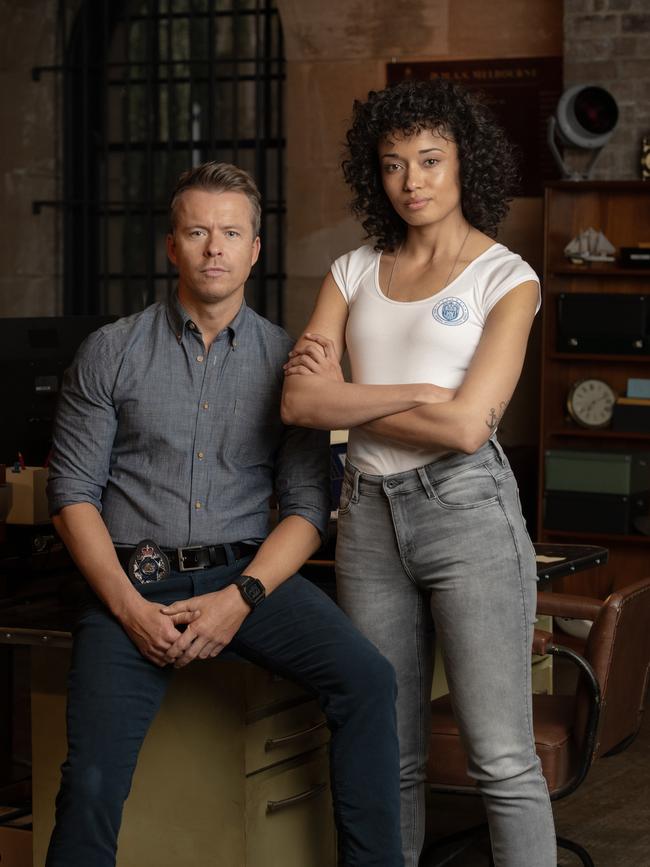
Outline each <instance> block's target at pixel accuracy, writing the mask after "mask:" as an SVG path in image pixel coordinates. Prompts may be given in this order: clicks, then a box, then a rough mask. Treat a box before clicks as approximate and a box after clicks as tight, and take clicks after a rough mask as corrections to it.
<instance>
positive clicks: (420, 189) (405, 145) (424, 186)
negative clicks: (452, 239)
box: [378, 130, 461, 226]
mask: <svg viewBox="0 0 650 867" xmlns="http://www.w3.org/2000/svg"><path fill="white" fill-rule="evenodd" d="M378 155H379V165H380V171H381V177H382V183H383V185H384V190H385V191H386V195H387V196H388V198H389V199H390V202H391V204H392V206H393V207H394V208H395V210H396V211H397V213H398V214H399V216H400V217H401V218H402V219H403V220H404V221H405V222H406V223H408V224H409V225H410V226H427V225H430V224H432V223H439V222H441V221H443V220H445V219H446V218H448V217H449V216H450V215H451V216H457V215H459V214H460V213H461V203H460V199H461V189H460V167H459V163H458V151H457V148H456V143H455V142H454V141H452V140H451V137H449V138H444V137H443V136H442V135H440V134H439V133H438V132H432V131H431V130H423V131H422V132H420V133H417V134H414V135H409V136H405V135H404V133H402V132H399V131H395V132H393V133H390V134H389V135H387V136H386V137H385V138H383V139H382V140H381V141H380V142H379V146H378Z"/></svg>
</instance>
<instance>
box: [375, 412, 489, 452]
mask: <svg viewBox="0 0 650 867" xmlns="http://www.w3.org/2000/svg"><path fill="white" fill-rule="evenodd" d="M504 409H505V405H504V406H502V407H501V412H500V413H499V416H500V415H501V414H502V413H503V410H504ZM494 419H495V417H494V416H493V414H492V413H491V412H490V411H489V410H487V409H485V410H480V409H478V408H477V406H472V405H471V404H470V403H469V402H467V401H463V400H462V399H455V400H451V401H448V402H447V403H439V404H436V405H434V406H422V407H417V408H416V409H412V410H408V411H407V412H401V413H395V414H393V415H389V416H385V417H384V418H381V419H377V420H375V421H371V422H369V423H368V424H365V425H363V428H364V429H365V430H368V431H370V432H371V433H374V434H378V435H379V436H381V437H384V438H386V439H389V440H393V441H395V442H398V443H402V444H404V445H410V446H418V447H419V448H430V449H437V448H443V449H451V450H453V451H460V452H465V453H466V454H472V453H473V452H475V451H476V450H477V449H479V448H480V447H481V446H482V445H483V443H485V442H486V441H487V440H488V439H489V437H490V436H491V435H492V433H493V431H494V430H495V428H496V424H495V423H494ZM496 420H497V421H498V418H497V419H496Z"/></svg>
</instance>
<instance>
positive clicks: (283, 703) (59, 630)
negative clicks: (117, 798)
mask: <svg viewBox="0 0 650 867" xmlns="http://www.w3.org/2000/svg"><path fill="white" fill-rule="evenodd" d="M536 551H537V553H538V556H539V557H542V558H552V561H551V562H546V561H545V560H544V561H540V562H538V572H539V574H540V580H542V581H543V582H544V583H545V584H548V583H549V582H551V581H552V580H553V579H554V578H557V577H562V576H564V575H567V574H571V573H572V572H574V571H577V570H578V569H586V568H589V567H591V566H594V565H597V564H598V563H600V562H605V560H606V559H607V551H606V550H605V549H603V548H597V547H594V546H571V545H537V546H536ZM322 562H323V561H321V563H322ZM329 571H330V572H331V568H330V569H329ZM48 580H50V579H48ZM51 583H52V586H51V587H50V592H49V594H46V596H45V597H44V600H43V602H42V604H41V605H38V604H35V603H34V601H33V600H30V598H29V596H24V597H23V598H21V599H16V600H14V604H13V605H9V604H7V603H6V602H5V603H4V604H3V603H0V644H2V643H4V644H6V645H16V644H25V645H29V646H31V649H32V650H31V655H32V683H31V697H32V747H33V816H34V867H42V865H43V862H44V857H45V851H46V847H47V842H48V839H49V834H50V830H51V827H52V823H53V813H54V797H55V794H56V791H57V788H58V780H59V766H60V764H61V762H62V761H63V759H64V756H65V718H64V711H65V677H66V672H67V668H68V660H69V648H70V645H71V637H70V632H69V627H70V610H69V609H68V608H66V606H65V605H62V604H61V601H60V600H59V599H58V597H57V595H56V592H55V587H54V582H53V581H52V582H51ZM71 593H72V591H70V592H69V593H68V595H71ZM188 707H191V708H192V713H191V714H189V715H188V713H187V708H188ZM322 722H323V721H322V717H321V715H320V712H319V710H318V708H317V707H316V706H315V704H314V702H313V701H312V700H311V699H309V697H307V696H305V695H303V694H302V693H301V691H300V690H299V689H298V688H297V687H295V686H294V685H293V684H291V683H289V682H287V681H282V680H279V679H277V678H275V677H273V676H272V675H270V674H268V673H267V672H265V671H263V670H262V669H259V668H257V667H256V666H253V665H250V664H248V663H243V662H236V661H230V662H229V661H226V660H211V661H206V662H203V663H201V664H200V665H194V666H189V667H188V668H187V669H184V670H183V671H182V672H179V673H178V676H177V677H175V679H174V682H173V683H172V686H171V688H170V690H169V693H168V695H167V697H166V699H165V702H164V704H163V707H162V709H161V711H160V713H159V715H158V717H157V718H156V720H155V722H154V724H153V726H152V728H151V731H150V732H149V735H148V736H147V739H146V741H145V744H144V746H143V749H142V752H141V756H140V761H139V763H138V767H137V770H136V774H135V778H134V784H133V790H132V793H131V796H130V798H129V800H128V801H127V805H126V808H125V814H124V824H123V828H122V833H121V836H120V857H119V860H118V867H143V865H149V864H156V867H205V865H206V864H208V863H209V864H213V865H215V867H219V865H221V867H276V865H277V867H333V865H334V864H335V862H336V856H335V840H334V829H333V822H332V816H331V809H330V806H329V805H330V794H329V771H328V760H327V745H326V740H327V731H326V729H325V728H324V727H323V726H322ZM269 744H271V745H270V746H269ZM177 792H180V793H181V796H180V797H179V796H178V794H177ZM269 804H272V805H273V806H272V807H271V808H269Z"/></svg>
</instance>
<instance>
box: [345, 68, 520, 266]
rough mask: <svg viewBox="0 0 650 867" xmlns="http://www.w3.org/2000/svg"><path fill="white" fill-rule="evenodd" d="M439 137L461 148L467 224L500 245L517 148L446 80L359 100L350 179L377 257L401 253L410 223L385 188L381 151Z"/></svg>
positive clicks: (404, 85) (409, 84)
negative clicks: (400, 139) (386, 143)
mask: <svg viewBox="0 0 650 867" xmlns="http://www.w3.org/2000/svg"><path fill="white" fill-rule="evenodd" d="M424 130H432V131H433V132H437V133H439V134H440V135H444V136H449V138H450V139H452V140H453V141H454V142H455V143H456V147H457V149H458V160H459V164H460V185H461V206H462V209H463V215H464V217H465V219H466V220H467V221H468V222H469V223H470V224H471V225H472V226H474V227H475V228H477V229H479V230H480V231H481V232H485V234H486V235H489V236H490V237H494V236H495V235H496V231H497V227H498V225H499V223H500V222H501V220H502V219H503V218H504V217H505V215H506V214H507V212H508V207H509V202H510V200H511V198H512V196H513V195H514V194H515V193H516V191H517V188H518V181H519V172H518V164H517V162H518V161H517V159H516V156H515V153H516V152H515V148H514V147H513V145H512V144H511V143H510V142H509V141H508V139H507V138H506V136H505V134H504V132H503V130H502V129H501V128H500V127H499V126H498V124H497V123H496V121H495V119H494V117H493V115H492V112H491V111H490V110H489V109H488V108H487V107H486V106H485V105H484V104H483V103H482V102H481V101H480V100H479V99H477V97H476V96H474V95H472V94H471V93H470V92H469V91H468V90H467V89H466V88H464V87H462V86H461V85H459V84H455V83H454V82H452V81H448V80H447V79H444V78H435V79H433V80H431V81H413V80H408V81H403V82H400V83H399V84H396V85H394V86H393V87H387V88H386V89H385V90H381V91H379V92H376V91H370V93H369V94H368V99H367V100H366V101H365V102H360V101H359V100H356V101H355V103H354V107H353V121H352V126H351V128H350V129H349V130H348V133H347V148H346V156H345V159H344V160H343V163H342V169H343V175H344V177H345V180H346V181H347V183H348V184H349V186H350V187H351V189H352V192H353V194H354V197H353V199H352V202H351V208H352V212H353V213H354V214H355V215H356V216H357V217H359V218H360V219H361V225H362V226H363V228H364V229H365V230H366V232H367V235H368V237H369V238H375V240H376V244H375V249H377V250H385V249H389V250H392V249H395V247H397V246H398V244H399V243H400V242H401V241H402V240H403V239H404V237H405V236H406V223H405V222H404V221H403V220H402V218H401V217H399V216H398V214H396V213H395V211H394V209H393V206H392V205H391V203H390V201H389V199H388V196H387V195H386V193H385V192H384V188H383V186H382V181H381V174H380V165H379V157H378V155H377V146H378V144H379V142H380V140H381V139H382V138H383V137H384V136H385V135H388V134H389V133H391V132H395V131H399V132H400V133H402V134H404V135H413V134H415V135H417V134H419V133H420V132H422V131H424Z"/></svg>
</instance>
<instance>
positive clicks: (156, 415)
mask: <svg viewBox="0 0 650 867" xmlns="http://www.w3.org/2000/svg"><path fill="white" fill-rule="evenodd" d="M170 211H171V214H170V216H171V232H170V234H169V236H168V238H167V252H168V255H169V258H170V259H171V261H172V262H173V263H174V265H175V266H176V267H177V269H178V274H179V280H178V292H177V294H176V295H175V296H174V297H173V298H172V299H170V301H169V302H168V303H158V304H154V305H152V306H151V307H149V308H147V309H146V310H144V311H142V312H141V313H138V314H136V315H134V316H130V317H127V318H125V319H121V320H119V321H118V322H116V323H113V324H112V325H109V326H106V327H104V328H102V329H100V330H99V331H98V332H96V333H95V334H92V335H91V336H90V337H89V338H88V339H87V341H86V342H85V343H84V345H83V346H82V347H81V349H80V350H79V353H78V355H77V358H76V359H75V362H74V364H73V366H72V368H71V369H70V371H69V372H68V374H67V375H66V380H65V384H64V387H63V390H62V394H61V400H60V407H59V411H58V415H57V422H56V425H55V433H54V450H53V457H52V460H51V465H50V482H49V498H50V510H51V512H52V515H53V521H54V524H55V527H56V529H57V531H58V533H59V534H60V536H61V538H62V539H63V541H64V542H65V544H66V545H67V547H68V549H69V551H70V553H71V555H72V557H73V558H74V560H75V562H76V563H77V565H78V567H79V569H80V570H81V572H82V573H83V574H84V576H85V577H86V579H87V581H88V583H89V585H90V587H91V588H92V590H93V591H94V594H95V596H96V597H97V598H96V600H95V602H94V604H92V605H91V606H89V608H88V609H87V610H86V611H85V612H84V613H83V614H82V616H81V618H80V621H79V625H78V627H77V629H76V631H75V644H74V652H73V659H72V667H71V672H70V677H69V693H68V758H67V760H66V762H65V764H64V766H63V769H62V782H61V789H60V792H59V795H58V798H57V813H56V827H55V830H54V833H53V835H52V840H51V843H50V848H49V852H48V857H47V862H46V863H47V867H108V865H114V864H115V857H116V847H117V835H118V831H119V826H120V820H121V814H122V807H123V802H124V800H125V798H126V795H127V793H128V790H129V785H130V781H131V777H132V774H133V770H134V767H135V764H136V761H137V756H138V752H139V749H140V746H141V743H142V740H143V738H144V736H145V734H146V732H147V730H148V728H149V726H150V724H151V721H152V719H153V717H154V716H155V714H156V712H157V710H158V708H159V706H160V703H161V701H162V698H163V695H164V693H165V689H166V687H167V685H168V683H169V679H170V676H171V674H172V673H173V670H174V669H178V668H183V667H184V666H186V665H188V664H189V663H194V664H200V661H199V660H202V659H206V658H208V657H213V656H216V655H217V654H218V653H219V652H220V651H221V650H222V649H223V648H224V647H226V646H229V647H231V648H232V649H233V650H235V651H236V652H237V653H238V654H240V655H241V656H243V657H246V658H248V659H251V660H253V661H255V662H257V663H260V664H262V665H266V666H267V667H268V668H270V669H272V670H275V671H278V672H281V673H282V674H284V675H286V676H289V677H292V678H294V679H296V680H297V681H299V682H300V683H301V684H303V685H304V686H305V687H306V688H308V689H310V690H312V691H314V692H315V693H316V694H317V695H318V697H319V699H320V703H321V706H322V708H323V711H324V713H325V714H326V717H327V720H328V724H329V726H330V729H331V733H332V740H331V772H332V791H333V793H334V812H335V819H336V824H337V828H338V832H339V838H340V851H341V858H342V863H343V864H345V865H355V867H356V865H385V867H396V865H400V864H402V860H401V854H400V842H399V791H398V778H399V758H398V748H397V740H396V733H395V713H394V692H395V685H394V675H393V671H392V669H391V668H390V666H389V665H388V663H386V661H385V660H384V658H383V657H381V656H380V655H379V654H378V653H377V651H376V650H375V649H374V647H373V646H372V645H371V644H369V643H368V642H367V641H366V640H365V639H364V638H362V637H361V635H360V634H359V633H357V632H356V631H355V629H354V628H353V627H352V626H351V624H350V623H349V621H348V620H347V619H346V618H345V616H344V615H343V614H342V613H341V612H340V611H339V609H338V608H337V607H336V606H335V605H334V604H333V603H332V602H331V601H330V600H329V599H328V598H327V597H326V596H325V595H324V594H322V593H321V592H320V591H319V590H318V589H317V588H315V587H314V586H313V585H311V584H310V583H309V582H307V581H305V580H304V579H303V578H301V577H300V576H299V575H297V574H296V573H297V570H298V569H299V568H300V566H301V565H302V564H303V563H304V561H305V560H306V559H307V557H309V556H310V554H311V553H313V551H314V550H315V549H316V548H317V547H318V545H319V544H320V538H321V535H322V534H323V533H324V531H325V528H326V524H327V518H328V514H329V513H328V509H329V506H328V502H327V499H328V498H327V493H326V492H327V448H326V443H324V442H323V440H322V435H320V434H318V433H315V432H311V431H306V430H301V429H298V428H285V427H284V426H283V425H282V422H281V420H280V413H279V403H280V393H281V387H282V373H283V372H282V364H283V362H284V361H285V360H286V356H287V353H288V351H289V349H290V348H291V343H290V340H289V338H288V337H287V335H286V334H285V333H284V332H283V331H282V330H281V329H280V328H278V327H276V326H274V325H272V324H271V323H269V322H267V321H266V320H264V319H262V318H261V317H259V316H257V315H256V314H255V313H253V312H252V311H251V310H250V309H249V308H248V307H247V306H246V304H245V302H244V284H245V281H246V279H247V277H248V275H249V272H250V269H251V267H252V266H253V265H254V263H255V262H256V260H257V257H258V255H259V250H260V239H259V218H260V197H259V193H258V191H257V188H256V187H255V184H254V183H253V181H252V179H251V178H250V176H249V175H247V174H246V173H245V172H243V171H241V170H240V169H238V168H236V167H235V166H231V165H226V164H222V163H206V164H204V165H202V166H199V167H197V168H195V169H192V170H190V171H188V172H186V173H185V174H183V175H181V178H180V179H179V183H178V185H177V187H176V189H175V191H174V194H173V196H172V201H171V207H170ZM273 491H275V495H276V497H277V500H278V504H279V517H280V520H279V523H278V524H277V526H276V527H275V529H273V530H272V532H268V517H269V515H268V503H269V497H270V495H271V493H272V492H273ZM197 546H198V547H197ZM369 568H372V564H369ZM187 710H188V714H189V713H191V712H192V709H191V708H188V709H187Z"/></svg>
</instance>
